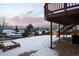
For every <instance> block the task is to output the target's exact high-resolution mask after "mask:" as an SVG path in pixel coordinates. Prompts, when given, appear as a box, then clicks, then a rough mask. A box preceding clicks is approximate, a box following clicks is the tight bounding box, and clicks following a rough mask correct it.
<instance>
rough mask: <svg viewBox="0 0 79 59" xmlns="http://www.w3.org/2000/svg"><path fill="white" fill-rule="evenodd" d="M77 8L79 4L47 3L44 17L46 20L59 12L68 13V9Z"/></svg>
mask: <svg viewBox="0 0 79 59" xmlns="http://www.w3.org/2000/svg"><path fill="white" fill-rule="evenodd" d="M77 6H79V3H46V4H45V5H44V16H45V18H46V17H48V15H49V14H50V13H52V14H54V13H55V12H57V11H64V12H66V11H68V10H67V9H69V8H73V7H77ZM57 13H58V12H57Z"/></svg>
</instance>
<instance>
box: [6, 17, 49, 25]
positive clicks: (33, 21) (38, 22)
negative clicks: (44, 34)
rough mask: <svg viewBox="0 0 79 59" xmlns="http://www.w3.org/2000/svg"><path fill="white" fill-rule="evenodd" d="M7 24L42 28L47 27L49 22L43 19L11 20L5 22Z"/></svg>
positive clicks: (16, 18)
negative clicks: (30, 25)
mask: <svg viewBox="0 0 79 59" xmlns="http://www.w3.org/2000/svg"><path fill="white" fill-rule="evenodd" d="M7 23H8V24H9V25H12V26H16V25H17V26H27V25H28V24H32V25H33V26H42V25H48V24H49V22H47V21H45V20H44V19H43V18H31V17H30V18H21V19H20V18H18V17H15V18H12V19H9V20H7Z"/></svg>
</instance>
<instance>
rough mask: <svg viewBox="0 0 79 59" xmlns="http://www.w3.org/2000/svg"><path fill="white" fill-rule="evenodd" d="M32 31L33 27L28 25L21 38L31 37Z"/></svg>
mask: <svg viewBox="0 0 79 59" xmlns="http://www.w3.org/2000/svg"><path fill="white" fill-rule="evenodd" d="M33 31H34V27H33V25H32V24H29V25H28V26H27V27H26V28H25V30H24V33H23V37H26V36H29V35H31V34H32V32H33Z"/></svg>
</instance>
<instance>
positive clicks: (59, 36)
mask: <svg viewBox="0 0 79 59" xmlns="http://www.w3.org/2000/svg"><path fill="white" fill-rule="evenodd" d="M58 27H59V43H60V24H59V26H58Z"/></svg>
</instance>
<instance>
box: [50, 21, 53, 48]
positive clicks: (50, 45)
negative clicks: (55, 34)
mask: <svg viewBox="0 0 79 59" xmlns="http://www.w3.org/2000/svg"><path fill="white" fill-rule="evenodd" d="M50 34H51V35H50V39H51V40H50V48H53V47H52V22H50Z"/></svg>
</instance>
